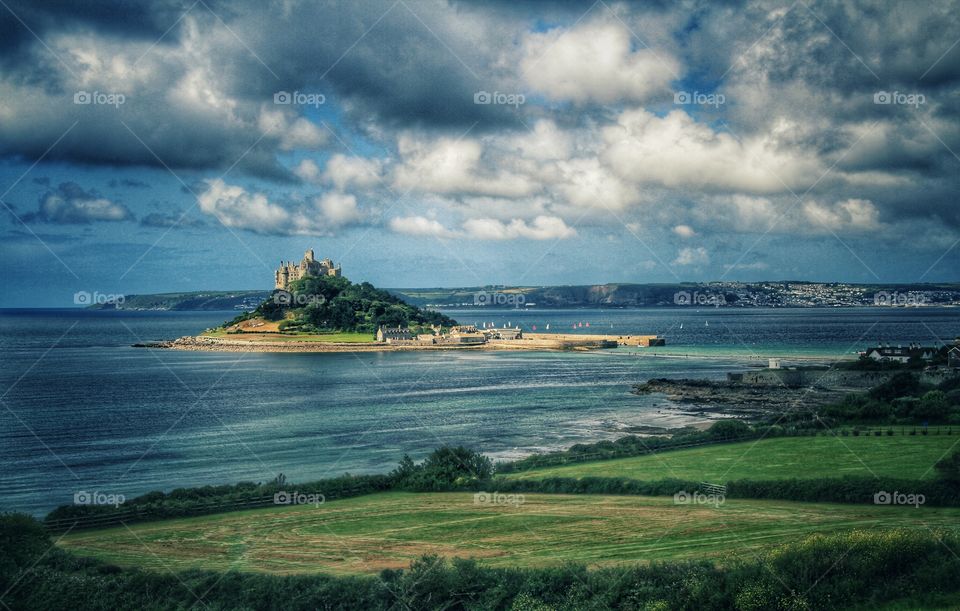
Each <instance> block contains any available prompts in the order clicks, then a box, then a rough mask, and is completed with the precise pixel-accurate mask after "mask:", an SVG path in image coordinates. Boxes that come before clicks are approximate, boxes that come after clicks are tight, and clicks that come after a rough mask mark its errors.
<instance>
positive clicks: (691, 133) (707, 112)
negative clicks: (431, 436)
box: [0, 0, 960, 307]
mask: <svg viewBox="0 0 960 611" xmlns="http://www.w3.org/2000/svg"><path fill="white" fill-rule="evenodd" d="M958 8H960V2H956V1H954V2H938V1H930V2H923V3H919V2H869V1H849V2H844V1H833V2H814V1H811V2H803V1H797V2H793V3H790V2H766V1H744V2H741V1H736V0H727V1H712V2H711V1H696V0H681V1H678V2H668V1H666V0H664V1H649V2H642V3H641V2H629V3H621V2H613V1H609V0H597V1H596V2H594V3H590V2H589V1H587V2H569V1H561V0H555V1H553V2H550V1H537V2H532V1H531V2H521V1H517V0H505V1H502V2H501V1H495V0H479V1H477V0H474V1H471V2H460V1H440V0H395V1H394V0H381V1H376V2H368V1H365V0H356V1H352V0H351V1H346V0H345V1H342V2H322V1H303V2H301V1H298V0H282V1H277V2H261V1H252V0H251V1H246V0H239V1H232V2H226V1H219V0H183V1H181V0H153V1H150V0H147V1H144V2H137V3H131V2H126V1H123V0H104V1H99V2H97V1H91V2H83V3H78V2H74V1H70V0H50V1H42V0H39V1H38V0H3V1H2V2H0V202H2V206H0V286H2V287H3V289H2V293H0V307H23V306H71V305H73V298H74V297H73V296H74V295H75V294H76V293H77V292H78V291H79V292H87V293H91V294H99V295H115V294H132V293H141V294H142V293H157V292H172V291H197V290H231V289H270V288H272V285H273V270H274V269H275V268H276V267H277V266H278V264H279V262H280V261H281V260H299V259H300V257H302V255H303V252H304V251H305V250H306V249H307V248H313V249H314V250H315V251H316V253H317V256H318V257H319V258H323V257H330V258H331V259H333V260H334V261H336V262H338V263H340V264H341V265H342V267H343V271H344V275H345V276H347V277H349V278H350V279H352V280H354V281H369V282H372V283H374V284H375V285H378V286H383V287H431V286H448V287H453V286H477V285H487V284H507V285H549V284H594V283H606V282H677V281H716V280H730V281H756V280H766V279H769V280H784V279H793V280H813V281H846V282H864V283H874V284H876V283H880V284H882V283H884V282H889V283H894V282H943V281H957V280H958V279H960V278H958V274H957V269H958V263H960V247H958V240H960V209H958V206H957V192H958V190H957V188H958V185H960V156H958V154H960V44H958V43H960V10H958Z"/></svg>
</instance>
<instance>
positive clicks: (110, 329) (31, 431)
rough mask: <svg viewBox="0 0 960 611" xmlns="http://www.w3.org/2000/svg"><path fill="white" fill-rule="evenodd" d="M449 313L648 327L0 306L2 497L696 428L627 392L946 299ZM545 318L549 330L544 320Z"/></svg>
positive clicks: (318, 471) (258, 475)
mask: <svg viewBox="0 0 960 611" xmlns="http://www.w3.org/2000/svg"><path fill="white" fill-rule="evenodd" d="M446 313H447V314H449V315H450V316H452V317H454V318H455V319H457V320H458V321H459V322H461V323H463V324H477V325H478V326H483V325H487V326H490V325H494V326H504V325H510V326H520V327H522V328H523V329H524V330H526V331H533V330H534V329H535V330H536V331H537V332H546V331H548V330H549V331H556V332H562V333H590V334H600V333H603V334H613V335H624V336H626V335H634V334H643V335H648V334H658V335H662V336H664V337H665V338H666V342H667V345H666V346H663V347H652V348H637V347H630V348H626V347H621V348H617V349H608V350H597V351H587V352H579V351H571V352H527V351H509V352H494V351H442V352H441V351H424V352H413V351H411V352H396V353H388V352H385V353H370V352H367V353H330V354H309V353H281V354H269V353H232V352H230V353H227V352H223V353H218V352H180V351H172V350H163V349H147V348H137V347H133V344H137V343H144V342H151V341H157V340H164V339H173V338H176V337H179V336H183V335H194V334H196V333H198V332H200V331H202V330H203V329H205V328H208V327H213V326H216V325H218V324H219V323H221V322H223V321H224V320H226V319H229V318H232V317H233V316H235V314H236V313H235V312H152V311H151V312H136V311H134V312H125V311H119V312H109V311H92V310H84V309H49V310H41V309H32V310H23V309H20V310H13V309H7V310H0V359H2V360H0V511H20V512H26V513H30V514H33V515H36V516H43V515H45V514H46V513H48V512H49V511H51V510H52V509H54V508H55V507H57V506H59V505H64V504H70V503H72V502H73V500H74V497H75V495H77V494H80V493H84V492H85V493H88V494H90V493H93V492H98V493H101V494H104V495H111V494H112V495H123V496H125V497H126V498H133V497H134V496H137V495H140V494H143V493H146V492H149V491H153V490H163V491H169V490H171V489H174V488H179V487H191V486H200V485H207V484H223V483H235V482H239V481H252V482H264V481H268V480H271V479H273V478H274V477H276V476H277V474H279V473H283V474H284V475H286V477H287V480H288V481H290V482H303V481H311V480H316V479H320V478H325V477H333V476H337V475H342V474H344V473H352V474H364V473H385V472H388V471H389V470H390V469H392V468H393V467H394V466H395V465H396V464H397V463H398V462H399V461H400V459H401V458H402V457H403V456H404V455H405V454H406V455H409V456H411V457H412V458H414V459H415V460H419V459H422V458H423V457H425V456H426V455H427V454H428V453H429V452H430V451H431V450H432V449H434V448H437V447H439V446H441V445H444V444H454V445H465V446H469V447H471V448H474V449H477V450H480V451H482V452H484V453H485V454H487V455H489V456H491V457H493V458H495V459H498V460H506V459H514V458H518V457H522V456H526V455H528V454H530V453H534V452H544V451H549V450H556V449H563V448H567V447H569V446H571V445H573V444H576V443H588V442H595V441H599V440H604V439H616V438H617V437H621V436H623V435H626V434H629V433H630V432H631V431H634V430H636V429H637V427H643V426H666V427H676V426H685V425H696V424H703V423H704V421H705V420H704V419H705V417H704V416H703V415H698V414H697V413H696V410H691V411H688V412H681V411H678V410H676V409H668V407H669V404H668V402H667V400H666V399H665V398H664V397H660V396H655V395H654V396H637V395H634V394H632V393H631V392H630V391H631V387H632V385H633V384H636V383H640V382H643V381H645V380H647V379H650V378H654V377H668V378H683V377H688V378H689V377H695V378H708V379H723V378H724V377H725V375H726V373H728V372H735V371H743V370H746V369H749V368H752V367H761V366H765V365H766V364H767V359H769V358H781V359H782V360H783V363H784V364H785V365H789V364H791V363H797V364H799V363H812V362H822V363H832V362H836V361H837V360H838V359H844V358H855V353H856V351H857V350H862V349H864V348H866V347H867V346H869V345H875V344H876V343H877V342H888V343H891V344H904V345H905V344H908V343H910V342H920V343H922V344H924V345H934V344H937V343H950V342H952V341H953V339H954V338H955V337H956V336H958V335H960V309H957V308H940V307H923V308H837V309H732V308H719V309H716V308H704V309H697V308H692V307H690V308H687V307H677V308H664V309H652V308H648V309H623V310H620V309H599V310H591V309H577V310H537V309H524V310H509V309H508V310H497V309H489V308H478V309H470V310H447V311H446ZM548 325H549V329H548Z"/></svg>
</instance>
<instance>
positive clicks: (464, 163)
mask: <svg viewBox="0 0 960 611" xmlns="http://www.w3.org/2000/svg"><path fill="white" fill-rule="evenodd" d="M397 148H398V152H399V155H400V158H401V163H400V164H399V165H398V166H397V167H396V168H395V170H394V185H395V187H396V188H397V189H399V190H401V191H404V192H406V191H410V190H416V191H423V192H430V193H437V194H445V195H490V196H500V197H521V196H525V195H530V194H532V193H533V192H534V191H535V190H536V184H535V183H534V182H533V181H531V180H529V179H528V178H527V177H525V176H523V175H521V174H518V173H514V172H511V171H509V170H507V169H504V168H491V167H489V166H484V165H483V164H482V163H481V157H482V155H483V145H482V144H481V143H480V142H479V141H477V140H472V139H467V138H461V139H454V138H439V139H434V140H430V139H427V138H418V137H416V136H413V135H402V136H401V137H400V139H399V141H398V144H397Z"/></svg>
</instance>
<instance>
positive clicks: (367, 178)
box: [323, 154, 383, 191]
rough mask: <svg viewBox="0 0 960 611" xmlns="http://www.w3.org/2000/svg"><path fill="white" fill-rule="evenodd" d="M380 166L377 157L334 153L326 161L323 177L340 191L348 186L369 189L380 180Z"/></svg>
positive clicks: (381, 170)
mask: <svg viewBox="0 0 960 611" xmlns="http://www.w3.org/2000/svg"><path fill="white" fill-rule="evenodd" d="M382 166H383V164H382V162H381V161H380V160H378V159H366V158H363V157H347V156H346V155H341V154H336V155H333V156H331V157H330V159H329V160H328V161H327V165H326V168H324V172H323V179H324V180H326V181H327V182H330V183H332V184H333V186H335V187H336V188H337V189H340V190H341V191H342V190H344V189H347V188H349V187H357V188H360V189H369V188H370V187H374V186H376V185H377V184H379V183H380V182H381V181H382V178H381V174H382V172H383V167H382Z"/></svg>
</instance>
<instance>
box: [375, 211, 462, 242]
mask: <svg viewBox="0 0 960 611" xmlns="http://www.w3.org/2000/svg"><path fill="white" fill-rule="evenodd" d="M389 226H390V230H391V231H393V232H394V233H403V234H406V235H413V236H432V237H438V238H451V237H454V236H455V235H456V232H453V231H451V230H449V229H447V228H446V227H444V226H443V225H442V224H441V223H440V222H439V221H436V220H434V219H428V218H427V217H425V216H405V217H394V218H392V219H390V223H389Z"/></svg>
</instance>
